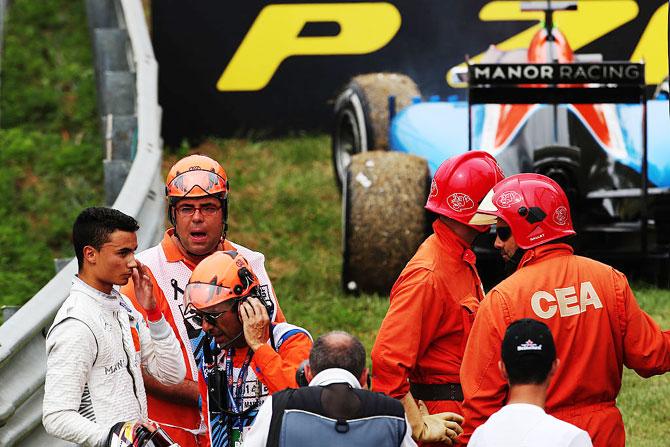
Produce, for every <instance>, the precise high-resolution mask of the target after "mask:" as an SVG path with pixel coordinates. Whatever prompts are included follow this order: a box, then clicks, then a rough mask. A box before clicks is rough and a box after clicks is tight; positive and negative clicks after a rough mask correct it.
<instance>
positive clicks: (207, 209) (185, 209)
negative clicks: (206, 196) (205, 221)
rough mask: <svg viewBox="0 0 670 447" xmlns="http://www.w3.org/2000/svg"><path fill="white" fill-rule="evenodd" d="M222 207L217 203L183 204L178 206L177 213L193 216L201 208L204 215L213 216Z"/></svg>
mask: <svg viewBox="0 0 670 447" xmlns="http://www.w3.org/2000/svg"><path fill="white" fill-rule="evenodd" d="M220 209H221V207H220V206H216V205H205V206H192V205H183V206H179V207H177V214H179V215H180V216H183V217H187V216H193V215H194V214H195V212H196V210H200V212H201V213H202V215H203V216H213V215H215V214H216V213H217V212H218V211H219V210H220Z"/></svg>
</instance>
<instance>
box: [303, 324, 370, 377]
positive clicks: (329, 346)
mask: <svg viewBox="0 0 670 447" xmlns="http://www.w3.org/2000/svg"><path fill="white" fill-rule="evenodd" d="M309 366H310V368H311V369H312V373H313V374H314V375H317V374H318V373H320V372H321V371H324V370H326V369H328V368H342V369H346V370H347V371H349V372H350V373H351V374H353V375H354V377H356V378H357V379H358V378H359V377H361V374H362V373H363V370H364V369H365V347H364V346H363V344H362V343H361V341H360V340H359V339H358V338H356V337H354V336H353V335H351V334H348V333H346V332H342V331H333V332H328V333H327V334H324V335H322V336H321V337H319V338H317V339H316V342H314V346H312V351H311V352H310V353H309Z"/></svg>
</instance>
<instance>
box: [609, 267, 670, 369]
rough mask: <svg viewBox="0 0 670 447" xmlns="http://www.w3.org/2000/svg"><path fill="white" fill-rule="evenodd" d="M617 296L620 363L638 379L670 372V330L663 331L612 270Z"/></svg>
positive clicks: (624, 278) (620, 277)
mask: <svg viewBox="0 0 670 447" xmlns="http://www.w3.org/2000/svg"><path fill="white" fill-rule="evenodd" d="M614 276H615V277H614V281H615V282H614V283H615V287H616V289H617V295H618V297H617V298H619V297H622V299H623V304H624V305H623V308H624V311H625V314H624V324H625V327H624V329H623V345H624V347H623V355H624V359H623V363H624V365H626V367H628V368H631V369H634V370H635V372H637V373H638V374H639V375H640V376H642V377H651V376H655V375H658V374H663V373H665V372H668V371H670V331H663V330H661V327H660V326H659V325H658V323H656V322H655V321H654V320H653V319H652V318H651V317H650V316H649V315H647V313H645V312H644V311H643V310H642V309H641V308H640V305H639V304H638V302H637V300H636V299H635V296H634V295H633V291H632V290H631V289H630V286H629V285H628V280H627V279H626V276H625V275H624V274H623V273H620V272H618V271H616V270H614Z"/></svg>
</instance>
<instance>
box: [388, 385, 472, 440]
mask: <svg viewBox="0 0 670 447" xmlns="http://www.w3.org/2000/svg"><path fill="white" fill-rule="evenodd" d="M400 402H402V406H403V407H404V408H405V414H406V415H407V420H408V421H409V424H410V425H411V426H412V438H414V440H415V441H417V442H442V443H445V444H447V445H453V444H454V443H455V442H456V437H457V436H458V435H460V434H461V433H463V429H462V428H461V426H460V425H459V424H462V423H463V421H464V419H463V416H461V415H459V414H456V413H451V412H448V411H447V412H444V413H436V414H429V413H428V408H426V404H424V403H423V401H421V400H420V401H418V405H417V402H416V401H415V400H414V397H413V396H412V393H407V394H406V395H405V397H403V398H402V399H401V401H400Z"/></svg>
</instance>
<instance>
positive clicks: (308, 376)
mask: <svg viewBox="0 0 670 447" xmlns="http://www.w3.org/2000/svg"><path fill="white" fill-rule="evenodd" d="M305 378H306V379H307V383H309V382H311V381H312V379H313V378H314V374H312V368H311V367H310V366H309V362H307V363H305Z"/></svg>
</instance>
